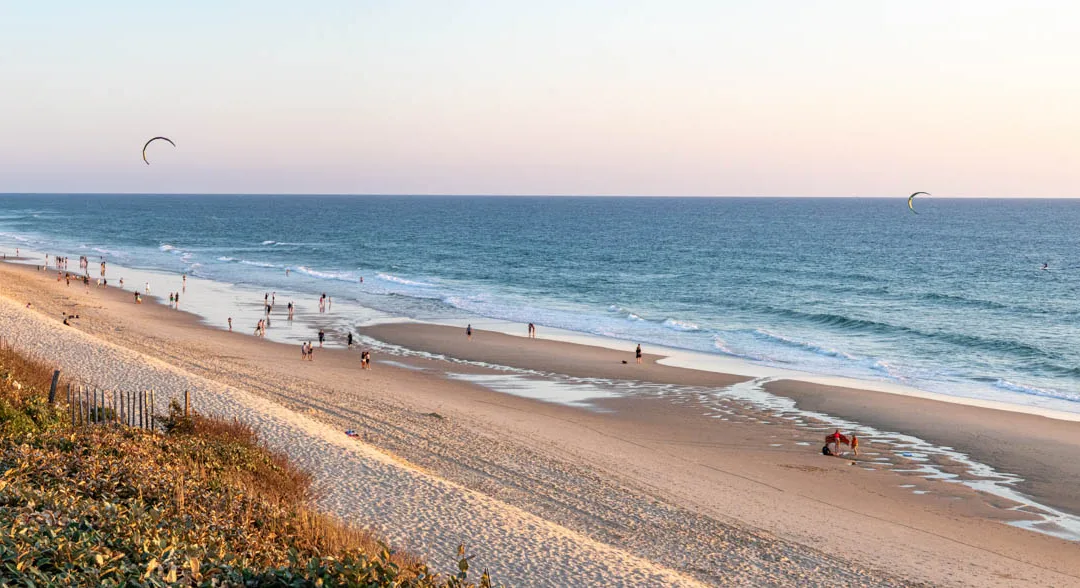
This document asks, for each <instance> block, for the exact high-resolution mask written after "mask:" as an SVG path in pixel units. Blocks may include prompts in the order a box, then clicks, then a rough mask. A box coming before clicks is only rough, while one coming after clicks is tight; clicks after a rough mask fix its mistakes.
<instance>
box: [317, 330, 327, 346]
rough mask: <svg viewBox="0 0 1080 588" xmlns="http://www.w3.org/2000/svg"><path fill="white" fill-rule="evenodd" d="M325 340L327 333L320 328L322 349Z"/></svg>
mask: <svg viewBox="0 0 1080 588" xmlns="http://www.w3.org/2000/svg"><path fill="white" fill-rule="evenodd" d="M323 341H326V333H325V332H324V331H323V330H322V329H319V349H322V345H323Z"/></svg>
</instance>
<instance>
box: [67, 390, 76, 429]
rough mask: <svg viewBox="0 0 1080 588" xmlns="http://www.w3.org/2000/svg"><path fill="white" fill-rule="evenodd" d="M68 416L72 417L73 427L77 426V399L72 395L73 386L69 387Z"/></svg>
mask: <svg viewBox="0 0 1080 588" xmlns="http://www.w3.org/2000/svg"><path fill="white" fill-rule="evenodd" d="M67 399H68V414H69V415H71V426H72V427H74V426H75V397H74V396H73V395H72V394H71V384H68V385H67Z"/></svg>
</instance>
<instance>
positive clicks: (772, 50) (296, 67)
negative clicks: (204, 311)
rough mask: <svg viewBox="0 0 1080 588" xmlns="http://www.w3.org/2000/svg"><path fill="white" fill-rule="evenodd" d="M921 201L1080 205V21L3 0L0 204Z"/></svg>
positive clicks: (863, 1) (930, 7) (1029, 7)
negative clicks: (188, 196) (298, 196)
mask: <svg viewBox="0 0 1080 588" xmlns="http://www.w3.org/2000/svg"><path fill="white" fill-rule="evenodd" d="M155 135H165V136H168V137H170V138H172V139H173V140H174V141H175V142H176V145H177V147H176V148H175V149H173V148H172V147H171V146H169V145H167V144H165V143H161V142H158V143H156V144H155V145H153V146H151V152H150V154H149V155H150V158H151V163H152V165H150V166H147V165H145V164H144V163H143V161H142V158H141V148H142V145H143V143H144V142H145V141H146V139H148V138H150V137H152V136H155ZM915 190H926V191H929V192H932V193H933V194H934V195H935V196H957V197H959V196H970V197H983V196H985V197H999V196H1008V197H1077V196H1080V2H1054V1H1049V0H1047V1H1037V2H1020V1H1010V2H1004V1H995V0H979V1H967V0H951V1H940V0H939V1H903V2H891V1H889V2H886V1H876V2H875V1H867V0H860V1H854V0H853V1H836V2H816V1H807V0H801V1H795V0H793V1H789V2H780V1H740V2H733V1H723V0H698V1H694V0H682V1H678V0H670V1H659V0H657V1H651V2H643V1H636V0H618V1H617V0H611V1H599V0H574V1H561V0H551V1H548V2H524V1H513V0H505V1H498V0H490V1H465V0H462V1H454V0H446V1H435V0H432V1H427V2H421V1H414V0H381V1H364V0H321V1H317V2H295V1H289V2H286V1H277V0H271V1H267V0H262V1H259V2H254V1H224V0H221V1H216V2H214V1H208V0H189V1H185V2H152V1H150V2H148V1H145V0H142V1H138V2H136V1H130V2H127V1H114V0H99V1H97V2H75V1H36V0H0V192H154V193H166V192H179V193H196V192H209V193H235V192H239V193H345V194H552V195H556V194H559V195H562V194H567V195H578V194H581V195H590V194H602V195H714V196H892V197H896V196H897V195H901V196H904V195H906V194H908V193H910V192H913V191H915Z"/></svg>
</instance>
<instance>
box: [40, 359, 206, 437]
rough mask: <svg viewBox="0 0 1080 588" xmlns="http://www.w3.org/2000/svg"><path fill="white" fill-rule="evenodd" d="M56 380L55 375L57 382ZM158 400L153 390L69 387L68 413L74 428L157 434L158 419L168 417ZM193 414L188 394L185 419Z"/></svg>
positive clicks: (52, 395)
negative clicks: (107, 427) (129, 429)
mask: <svg viewBox="0 0 1080 588" xmlns="http://www.w3.org/2000/svg"><path fill="white" fill-rule="evenodd" d="M57 373H59V372H57ZM56 379H57V378H56V376H55V375H54V378H53V380H54V382H55V380H56ZM54 385H55V384H54ZM49 397H50V398H54V394H53V393H52V392H50V394H49ZM157 400H158V398H157V392H156V391H155V390H153V389H150V390H138V391H122V390H103V389H101V388H97V387H95V386H85V385H81V384H68V385H67V401H68V413H69V416H70V417H71V424H72V425H74V426H85V425H98V424H118V425H124V426H128V427H138V428H140V429H149V430H151V431H155V430H158V428H159V427H158V417H159V416H167V414H161V413H159V412H158V405H157ZM190 413H191V395H190V394H189V392H188V391H187V390H185V391H184V416H185V417H187V416H188V415H190Z"/></svg>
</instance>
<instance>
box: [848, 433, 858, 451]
mask: <svg viewBox="0 0 1080 588" xmlns="http://www.w3.org/2000/svg"><path fill="white" fill-rule="evenodd" d="M848 442H849V443H850V444H851V452H852V453H854V454H855V457H859V438H858V437H856V436H855V433H852V434H851V438H850V439H849V440H848Z"/></svg>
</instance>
